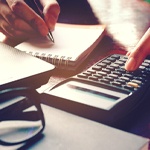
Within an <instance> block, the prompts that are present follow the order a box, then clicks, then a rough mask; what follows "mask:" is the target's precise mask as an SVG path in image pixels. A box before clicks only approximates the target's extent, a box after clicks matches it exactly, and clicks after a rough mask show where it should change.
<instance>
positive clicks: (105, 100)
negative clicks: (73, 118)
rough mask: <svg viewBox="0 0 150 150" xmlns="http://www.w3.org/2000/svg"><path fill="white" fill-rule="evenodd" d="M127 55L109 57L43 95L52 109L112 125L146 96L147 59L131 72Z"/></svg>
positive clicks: (148, 83) (149, 73) (148, 94)
mask: <svg viewBox="0 0 150 150" xmlns="http://www.w3.org/2000/svg"><path fill="white" fill-rule="evenodd" d="M127 59H128V58H127V56H125V55H120V54H113V55H110V56H108V57H106V58H104V59H102V60H100V61H98V62H97V63H95V64H94V65H92V66H91V67H90V68H88V69H87V70H85V71H83V72H81V73H79V74H77V75H75V76H73V77H70V78H68V79H66V80H65V81H62V82H61V83H59V84H58V85H56V86H54V87H53V88H52V89H48V90H46V91H45V92H44V93H43V99H45V100H44V101H45V102H46V103H48V104H50V105H51V106H53V107H56V108H59V109H62V110H65V111H67V112H70V113H73V114H76V115H79V116H82V117H85V118H88V119H92V120H95V121H98V122H101V123H104V124H108V125H113V124H115V123H116V122H119V121H120V120H121V119H123V118H125V117H126V116H127V115H129V114H131V113H132V112H133V111H134V110H136V109H137V108H138V107H139V106H140V105H141V104H142V103H143V102H144V101H146V100H147V99H148V98H149V97H150V60H149V59H145V60H144V62H143V63H142V64H141V66H140V67H139V68H138V69H137V70H135V71H132V72H129V71H126V70H125V68H124V66H125V62H126V61H127Z"/></svg>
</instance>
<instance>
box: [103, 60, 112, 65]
mask: <svg viewBox="0 0 150 150" xmlns="http://www.w3.org/2000/svg"><path fill="white" fill-rule="evenodd" d="M103 63H104V64H107V65H110V64H111V61H109V60H104V61H103Z"/></svg>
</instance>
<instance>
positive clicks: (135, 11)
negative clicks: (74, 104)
mask: <svg viewBox="0 0 150 150" xmlns="http://www.w3.org/2000/svg"><path fill="white" fill-rule="evenodd" d="M87 1H88V2H89V3H88V2H87ZM58 2H59V3H60V6H61V14H60V16H59V19H58V22H63V23H73V24H106V25H107V35H106V36H105V37H104V38H103V40H102V42H101V44H100V45H99V46H98V48H97V49H96V50H95V51H94V52H93V53H92V54H91V55H90V56H89V57H88V59H87V61H85V62H84V63H83V64H82V65H81V68H80V71H81V70H83V69H86V68H87V67H89V66H91V65H92V64H94V63H95V62H96V61H98V60H99V59H101V58H103V57H105V56H107V55H108V54H111V53H122V54H125V53H126V51H129V50H132V48H133V47H134V46H135V45H136V43H137V42H138V41H139V39H140V38H141V37H142V35H143V34H144V32H145V31H146V30H147V28H148V27H149V25H150V5H145V4H144V3H143V2H141V1H140V0H139V1H138V0H132V1H131V0H115V1H114V0H75V1H70V0H58ZM76 73H78V71H77V72H74V73H73V74H76ZM70 75H72V74H70V72H66V71H65V72H64V71H60V70H57V69H56V70H55V72H54V75H53V76H52V77H51V78H50V80H49V85H50V86H53V85H55V84H57V83H58V82H60V81H62V80H64V79H65V78H67V77H69V76H70ZM140 112H141V113H140V114H137V117H135V120H134V123H132V125H131V124H130V122H127V123H126V124H127V126H128V129H126V131H128V132H131V133H135V134H138V135H141V136H145V137H149V138H150V127H149V124H150V109H149V107H148V105H147V107H144V109H143V110H142V109H141V110H140Z"/></svg>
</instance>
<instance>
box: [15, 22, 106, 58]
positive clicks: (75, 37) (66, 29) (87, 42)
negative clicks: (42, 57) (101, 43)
mask: <svg viewBox="0 0 150 150" xmlns="http://www.w3.org/2000/svg"><path fill="white" fill-rule="evenodd" d="M103 31H104V26H101V25H92V26H91V25H68V24H67V25H66V24H59V23H57V25H56V27H55V31H54V32H53V33H52V34H53V37H54V40H55V43H53V42H51V41H50V40H49V39H48V38H47V37H38V38H34V39H30V40H28V41H26V42H23V43H21V44H19V45H17V46H16V48H17V49H19V50H22V51H26V52H39V53H41V54H43V53H46V54H47V55H48V54H52V55H54V56H55V55H58V56H60V57H61V56H66V57H72V60H76V58H77V57H78V56H80V55H81V54H83V52H85V51H86V50H87V49H88V48H89V47H90V46H91V45H92V44H93V43H94V42H95V41H96V40H97V39H98V38H99V37H100V36H101V34H102V33H103ZM84 54H86V52H85V53H84Z"/></svg>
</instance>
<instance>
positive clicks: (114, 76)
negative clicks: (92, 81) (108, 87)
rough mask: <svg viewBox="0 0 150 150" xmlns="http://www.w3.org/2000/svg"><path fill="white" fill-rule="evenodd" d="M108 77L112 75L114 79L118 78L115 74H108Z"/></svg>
mask: <svg viewBox="0 0 150 150" xmlns="http://www.w3.org/2000/svg"><path fill="white" fill-rule="evenodd" d="M109 77H112V78H114V79H117V78H118V75H116V74H109Z"/></svg>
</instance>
